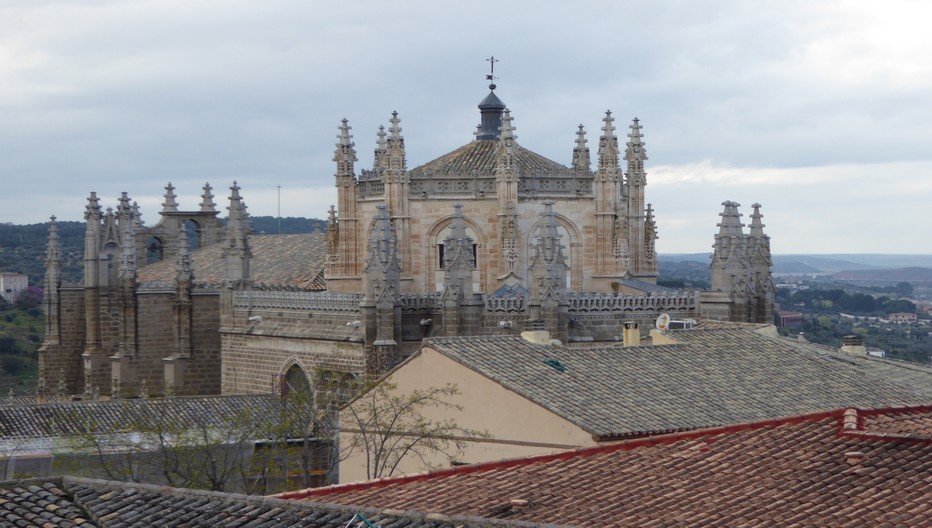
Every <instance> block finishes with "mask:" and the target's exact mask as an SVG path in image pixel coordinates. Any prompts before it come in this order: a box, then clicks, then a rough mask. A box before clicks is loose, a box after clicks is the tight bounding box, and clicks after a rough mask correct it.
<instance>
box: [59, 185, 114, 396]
mask: <svg viewBox="0 0 932 528" xmlns="http://www.w3.org/2000/svg"><path fill="white" fill-rule="evenodd" d="M84 220H85V222H86V223H87V225H86V229H85V233H84V311H85V313H86V314H87V316H86V317H85V320H84V351H83V352H82V354H81V359H82V362H83V367H84V380H83V381H84V384H83V386H84V387H93V386H99V387H107V386H109V385H110V383H109V379H108V377H109V372H105V371H103V369H102V368H103V367H104V366H105V365H106V356H105V354H104V352H103V349H102V346H101V336H100V326H101V316H102V312H101V302H100V297H101V293H102V292H101V288H102V287H103V286H105V284H101V282H102V281H101V276H102V275H105V274H106V275H109V271H108V269H107V266H106V265H102V262H101V253H100V244H101V210H100V200H99V199H98V198H97V193H95V192H92V193H91V194H90V196H89V197H88V199H87V206H86V208H85V211H84ZM108 370H109V369H108ZM75 389H77V387H69V388H68V390H69V391H74V390H75Z"/></svg>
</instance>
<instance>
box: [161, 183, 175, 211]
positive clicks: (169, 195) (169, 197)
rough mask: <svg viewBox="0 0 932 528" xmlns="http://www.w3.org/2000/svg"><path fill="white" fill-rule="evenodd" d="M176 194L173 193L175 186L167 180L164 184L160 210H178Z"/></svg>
mask: <svg viewBox="0 0 932 528" xmlns="http://www.w3.org/2000/svg"><path fill="white" fill-rule="evenodd" d="M177 197H178V195H176V194H175V186H174V185H172V182H168V185H166V186H165V201H164V202H162V211H163V212H174V211H177V210H178V202H177V201H175V198H177Z"/></svg>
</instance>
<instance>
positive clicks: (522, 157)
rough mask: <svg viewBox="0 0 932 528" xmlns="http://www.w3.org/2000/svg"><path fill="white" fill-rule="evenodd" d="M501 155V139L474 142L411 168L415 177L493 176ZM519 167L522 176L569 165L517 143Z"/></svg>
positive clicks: (516, 155)
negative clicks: (499, 146)
mask: <svg viewBox="0 0 932 528" xmlns="http://www.w3.org/2000/svg"><path fill="white" fill-rule="evenodd" d="M497 158H498V142H497V141H473V142H471V143H468V144H466V145H463V146H462V147H460V148H458V149H456V150H454V151H453V152H449V153H447V154H444V155H443V156H440V157H439V158H437V159H435V160H432V161H428V162H427V163H425V164H423V165H421V166H420V167H416V168H414V169H411V170H410V171H409V175H410V176H411V177H412V178H427V177H430V176H435V175H444V174H456V175H460V176H469V175H472V174H474V173H475V174H485V175H491V174H492V169H494V168H495V162H496V160H497ZM514 158H515V168H516V169H517V170H518V174H520V175H533V174H536V173H564V172H566V171H569V170H570V169H568V168H567V167H565V166H563V165H561V164H559V163H557V162H555V161H551V160H549V159H547V158H545V157H543V156H541V155H540V154H537V153H535V152H531V151H530V150H528V149H526V148H524V147H522V146H520V145H516V146H515V149H514Z"/></svg>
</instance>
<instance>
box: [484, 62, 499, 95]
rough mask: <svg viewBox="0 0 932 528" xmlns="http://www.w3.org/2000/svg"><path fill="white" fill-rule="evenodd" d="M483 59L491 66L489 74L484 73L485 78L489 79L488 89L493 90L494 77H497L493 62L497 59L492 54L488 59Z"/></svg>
mask: <svg viewBox="0 0 932 528" xmlns="http://www.w3.org/2000/svg"><path fill="white" fill-rule="evenodd" d="M485 61H486V62H488V63H489V66H490V68H491V69H490V70H489V74H488V75H486V76H485V78H486V79H487V80H488V81H489V90H494V89H495V79H497V77H496V76H495V63H496V62H498V59H496V58H495V55H492V56H491V57H489V58H488V59H485Z"/></svg>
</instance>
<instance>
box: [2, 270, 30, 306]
mask: <svg viewBox="0 0 932 528" xmlns="http://www.w3.org/2000/svg"><path fill="white" fill-rule="evenodd" d="M28 287H29V277H27V276H26V275H23V274H22V273H0V294H2V295H3V299H4V300H5V301H6V302H8V303H12V302H13V301H15V300H16V297H18V296H19V293H20V292H21V291H23V290H25V289H26V288H28Z"/></svg>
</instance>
